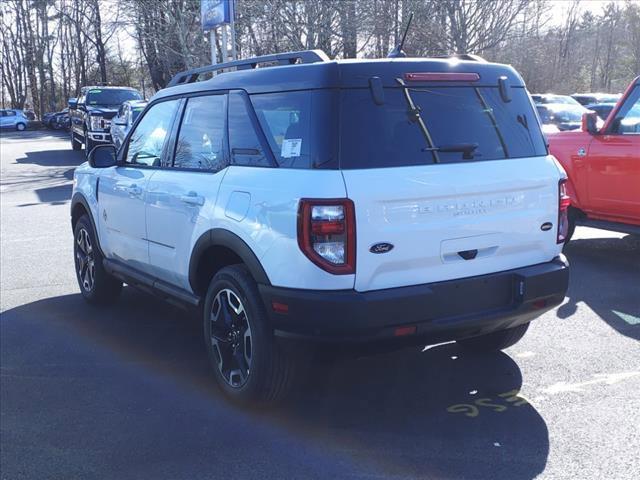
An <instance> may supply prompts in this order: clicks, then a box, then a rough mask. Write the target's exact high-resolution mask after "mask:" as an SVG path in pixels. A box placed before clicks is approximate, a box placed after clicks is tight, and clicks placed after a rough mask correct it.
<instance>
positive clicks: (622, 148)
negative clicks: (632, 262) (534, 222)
mask: <svg viewBox="0 0 640 480" xmlns="http://www.w3.org/2000/svg"><path fill="white" fill-rule="evenodd" d="M548 139H549V144H550V150H551V153H552V154H553V155H555V157H556V158H557V159H558V160H559V161H560V163H562V166H563V167H564V168H565V170H566V171H567V174H568V175H569V182H568V183H567V193H568V195H569V197H570V198H571V207H570V208H569V231H570V234H569V236H571V233H573V230H574V228H575V226H576V225H588V226H593V227H599V228H606V229H609V230H615V231H620V232H626V233H635V234H640V77H638V78H636V79H635V80H634V81H633V82H632V83H631V85H630V86H629V88H628V89H627V91H626V92H625V94H624V95H623V97H622V98H621V99H620V101H619V102H618V103H617V104H616V106H615V107H614V108H613V111H612V112H611V113H610V114H609V116H608V117H607V119H606V121H605V122H604V124H603V125H602V127H601V128H600V127H598V118H597V114H596V113H595V112H593V113H587V114H585V115H584V116H583V123H582V128H581V131H578V132H562V133H557V134H551V135H549V136H548Z"/></svg>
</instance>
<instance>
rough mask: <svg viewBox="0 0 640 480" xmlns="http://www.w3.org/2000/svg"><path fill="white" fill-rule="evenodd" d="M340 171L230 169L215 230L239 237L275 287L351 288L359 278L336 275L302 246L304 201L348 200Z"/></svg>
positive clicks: (221, 196) (216, 209)
mask: <svg viewBox="0 0 640 480" xmlns="http://www.w3.org/2000/svg"><path fill="white" fill-rule="evenodd" d="M345 197H346V191H345V187H344V180H343V178H342V175H341V173H340V171H338V170H298V169H287V168H260V167H241V166H232V167H229V170H228V172H227V173H226V175H225V177H224V180H223V181H222V185H221V187H220V191H219V193H218V200H217V202H216V207H215V213H214V219H213V223H212V228H224V229H226V230H229V231H230V232H232V233H235V234H236V235H238V236H239V237H240V238H241V239H242V240H244V242H245V243H246V244H247V245H248V246H249V247H250V248H251V250H252V251H253V252H254V253H255V255H256V257H258V260H260V263H261V264H262V267H263V268H264V270H265V272H266V274H267V276H268V277H269V280H270V282H271V284H272V285H274V286H278V287H289V288H305V289H317V290H342V289H351V288H353V285H354V278H355V276H354V275H333V274H330V273H328V272H325V271H324V270H322V269H320V268H319V267H317V266H316V265H315V264H313V263H312V262H311V261H310V260H309V259H308V258H307V257H306V256H305V255H304V254H303V253H302V251H301V250H300V248H299V246H298V233H297V224H298V205H299V201H300V199H301V198H345Z"/></svg>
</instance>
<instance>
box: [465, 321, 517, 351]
mask: <svg viewBox="0 0 640 480" xmlns="http://www.w3.org/2000/svg"><path fill="white" fill-rule="evenodd" d="M528 328H529V322H527V323H523V324H522V325H518V326H517V327H513V328H508V329H506V330H500V331H498V332H492V333H488V334H486V335H481V336H479V337H471V338H465V339H462V340H457V342H456V343H457V344H458V345H460V346H461V347H462V348H464V349H465V350H469V351H471V352H478V353H481V352H497V351H499V350H504V349H505V348H509V347H511V346H512V345H515V344H516V343H518V342H519V341H520V339H521V338H522V337H523V336H524V334H525V333H526V332H527V329H528Z"/></svg>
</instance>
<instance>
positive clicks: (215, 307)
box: [209, 288, 253, 388]
mask: <svg viewBox="0 0 640 480" xmlns="http://www.w3.org/2000/svg"><path fill="white" fill-rule="evenodd" d="M209 322H210V327H211V330H210V341H211V346H212V348H213V353H214V356H215V358H216V361H217V364H218V371H219V372H220V374H221V375H222V377H223V378H224V380H225V382H226V383H227V384H228V385H229V386H231V387H233V388H241V387H242V386H243V385H244V384H245V383H247V380H248V378H249V374H250V371H251V359H252V355H253V344H252V339H251V326H250V325H249V319H248V317H247V312H246V310H245V308H244V305H243V304H242V301H241V300H240V298H239V297H238V295H236V293H235V292H233V291H232V290H230V289H228V288H225V289H222V290H220V291H219V292H218V293H217V295H216V297H215V298H214V300H213V303H212V306H211V312H210V317H209Z"/></svg>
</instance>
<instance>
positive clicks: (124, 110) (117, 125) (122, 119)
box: [110, 100, 147, 148]
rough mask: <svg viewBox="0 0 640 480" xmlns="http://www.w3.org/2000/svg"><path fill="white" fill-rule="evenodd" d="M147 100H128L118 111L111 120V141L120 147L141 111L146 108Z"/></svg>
mask: <svg viewBox="0 0 640 480" xmlns="http://www.w3.org/2000/svg"><path fill="white" fill-rule="evenodd" d="M146 105H147V102H146V101H144V100H127V101H126V102H124V103H123V104H122V105H120V108H119V109H118V113H117V114H116V116H115V117H113V119H112V120H111V130H110V131H111V142H112V143H113V144H114V145H115V146H116V148H120V145H122V142H123V141H124V139H125V137H126V136H127V133H129V130H131V126H132V125H133V124H134V122H135V121H136V119H137V118H138V115H140V112H142V111H143V110H144V107H145V106H146Z"/></svg>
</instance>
